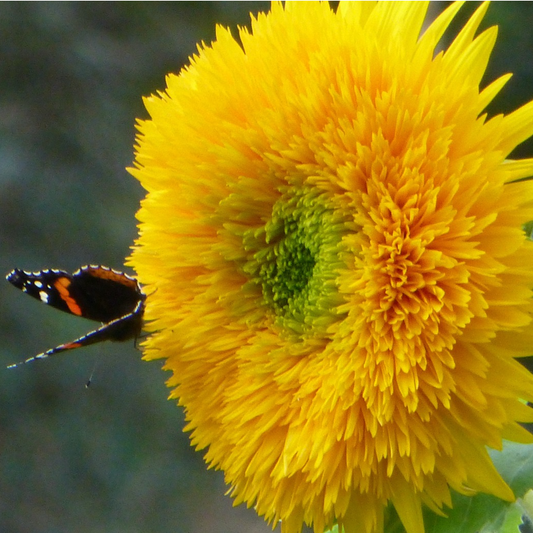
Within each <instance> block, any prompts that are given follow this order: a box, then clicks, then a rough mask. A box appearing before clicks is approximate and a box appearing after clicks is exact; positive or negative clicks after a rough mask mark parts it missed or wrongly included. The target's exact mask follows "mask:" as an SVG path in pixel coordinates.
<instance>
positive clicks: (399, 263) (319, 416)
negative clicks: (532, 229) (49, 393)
mask: <svg viewBox="0 0 533 533" xmlns="http://www.w3.org/2000/svg"><path fill="white" fill-rule="evenodd" d="M459 7H460V6H459V5H457V4H454V5H452V6H451V7H449V8H448V9H447V10H446V11H445V12H443V13H442V14H441V15H440V16H439V17H438V18H437V19H436V20H435V21H434V22H433V23H432V24H431V25H430V26H429V28H428V29H427V30H426V31H425V32H423V34H422V36H420V34H421V27H422V23H423V21H424V18H425V14H426V9H427V5H426V4H424V3H418V2H406V3H405V2H398V3H396V2H391V3H377V4H374V3H366V2H363V3H349V2H348V3H341V5H340V6H339V9H338V10H337V12H334V11H333V10H331V8H330V7H329V5H328V4H327V3H310V4H300V3H287V4H286V6H285V7H282V6H281V5H280V4H277V3H274V4H273V5H272V10H271V12H270V13H269V14H266V15H265V14H260V15H259V16H258V17H257V18H256V19H254V20H253V21H252V31H251V33H250V32H248V31H247V30H246V29H241V31H240V38H241V41H242V47H241V46H240V45H239V44H238V43H237V42H236V41H235V40H234V39H233V38H232V36H231V34H230V32H229V31H228V30H225V29H223V28H218V29H217V40H216V42H215V43H213V44H212V46H202V47H200V49H199V52H198V55H197V56H195V57H194V58H193V59H192V60H191V65H190V66H189V67H187V68H186V69H184V70H183V71H182V72H181V73H180V74H179V75H169V76H168V77H167V88H166V90H165V91H164V92H162V93H159V94H158V95H157V96H151V97H149V98H147V99H146V107H147V109H148V111H149V113H150V116H151V120H147V121H141V122H140V123H139V130H140V134H139V136H138V140H137V142H138V146H137V155H136V168H135V169H133V170H132V173H133V174H134V176H136V177H137V178H138V179H139V180H140V181H141V183H142V185H143V186H144V187H145V188H146V190H147V191H148V193H147V196H146V198H145V199H144V201H143V203H142V207H141V210H140V212H139V215H138V217H139V220H140V236H139V239H138V241H137V245H136V247H135V249H134V252H133V255H132V259H131V264H132V265H133V266H134V267H135V269H136V271H137V273H138V276H139V279H140V281H141V282H142V283H143V284H144V285H145V288H146V292H147V293H148V298H147V303H146V318H147V320H148V325H147V327H148V329H149V331H152V332H153V333H152V335H151V336H150V338H149V339H148V340H147V341H146V343H145V357H146V359H154V358H165V359H166V363H165V368H166V369H168V370H170V371H172V373H173V374H172V377H171V378H170V380H169V382H168V384H169V386H170V387H171V388H172V389H173V390H172V397H173V398H177V399H179V403H180V404H181V405H183V406H184V407H185V410H186V415H187V419H188V429H189V430H190V431H191V438H192V442H193V444H194V445H195V446H196V447H197V448H198V449H203V450H206V461H207V462H208V463H209V464H210V465H211V466H213V467H216V468H220V469H222V470H224V472H225V476H226V481H227V482H228V483H229V484H230V485H231V487H232V488H231V493H232V495H233V496H234V498H235V501H236V503H240V502H246V503H247V504H248V505H254V506H255V507H256V509H257V511H258V512H259V513H260V514H261V515H265V517H266V518H267V519H268V520H270V521H272V522H274V521H277V520H282V530H283V531H284V532H286V533H295V532H298V531H300V529H301V527H302V524H303V523H304V522H305V523H307V524H312V525H313V527H314V529H315V531H316V532H321V531H323V529H324V527H328V526H331V525H332V524H333V523H334V522H335V521H337V522H338V523H339V524H341V525H343V526H344V528H345V531H346V532H347V533H350V532H368V533H369V532H379V531H380V530H381V529H382V527H383V526H382V524H383V508H384V506H385V505H386V504H387V502H389V501H390V502H392V504H393V505H394V506H395V508H396V509H397V511H398V514H399V516H400V518H401V520H402V522H403V523H404V525H405V527H406V529H407V531H408V532H409V533H421V532H422V531H423V523H422V515H421V505H422V503H424V504H426V505H428V506H429V507H431V508H432V509H434V510H435V511H437V512H441V509H442V507H443V506H444V505H450V492H449V489H450V487H451V488H453V489H454V490H456V491H459V492H461V493H465V494H471V493H474V492H476V491H483V492H487V493H491V494H494V495H496V496H498V497H500V498H503V499H512V498H513V494H512V492H511V490H510V489H509V487H508V486H507V485H506V484H505V483H504V482H503V480H502V479H501V478H500V476H499V474H498V473H497V471H496V470H495V468H494V466H493V465H492V463H491V461H490V458H489V456H488V454H487V451H486V446H490V447H493V448H500V447H501V442H502V438H506V439H511V440H515V441H519V442H525V441H531V438H530V437H531V436H530V435H529V434H528V433H527V432H526V431H525V430H523V429H522V428H521V426H520V425H519V424H518V422H526V421H532V420H533V414H532V412H531V410H530V409H529V408H528V407H527V406H526V405H525V404H524V403H523V401H522V400H529V401H531V400H533V378H532V376H531V375H530V374H529V373H528V372H527V371H526V370H525V369H524V368H523V367H522V365H521V364H520V363H519V362H517V361H516V358H517V357H522V356H526V355H529V354H530V352H531V349H532V348H531V347H532V346H533V328H531V325H530V323H531V312H532V311H533V302H532V299H531V288H532V287H533V270H532V268H531V266H532V265H533V243H531V242H530V241H528V240H527V239H526V237H525V235H524V232H523V231H522V229H521V225H522V224H523V223H525V222H526V221H528V220H532V219H533V186H532V185H531V184H530V183H528V182H522V183H512V184H510V183H508V182H510V181H512V180H516V179H518V178H522V177H525V176H529V175H532V174H533V161H532V160H527V161H509V160H506V158H507V156H508V154H509V153H510V152H511V150H512V149H513V148H514V147H515V146H516V145H517V144H519V143H520V142H522V141H523V140H525V139H526V138H527V137H528V136H530V135H531V134H533V103H531V104H528V105H526V106H524V107H522V108H521V109H519V110H517V111H515V112H514V113H511V114H510V115H508V116H496V117H493V118H491V119H488V118H487V117H486V115H484V114H482V113H483V110H484V108H485V107H486V106H487V104H488V103H489V102H490V101H491V100H492V99H493V98H494V96H495V95H496V94H497V93H498V92H499V90H500V89H501V88H502V87H503V86H504V84H505V82H506V81H507V80H508V79H509V76H504V77H502V78H500V79H498V80H496V81H495V82H493V83H491V84H490V85H488V86H487V87H485V88H484V89H483V90H480V88H479V85H480V80H481V78H482V76H483V73H484V71H485V67H486V64H487V61H488V59H489V55H490V53H491V50H492V47H493V45H494V43H495V39H496V29H495V28H491V29H489V30H487V31H485V32H483V33H481V34H480V35H478V36H476V30H477V28H478V25H479V23H480V22H481V20H482V18H483V15H484V13H485V11H486V5H482V6H481V7H480V8H479V9H478V10H477V11H476V13H475V14H474V15H473V16H472V18H471V19H470V20H469V22H468V23H467V24H466V26H465V27H464V28H463V29H462V30H461V32H460V33H459V35H458V36H457V37H456V38H455V40H454V41H453V43H452V44H451V45H450V46H449V48H448V49H447V50H446V51H444V52H439V53H435V48H436V46H437V44H438V42H439V40H440V38H441V36H442V34H443V32H444V31H445V29H446V28H447V26H448V25H449V23H450V21H451V20H452V18H453V17H454V15H455V14H456V12H457V11H458V9H459Z"/></svg>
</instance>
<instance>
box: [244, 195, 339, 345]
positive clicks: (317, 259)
mask: <svg viewBox="0 0 533 533" xmlns="http://www.w3.org/2000/svg"><path fill="white" fill-rule="evenodd" d="M323 196H324V195H323V194H321V193H320V191H318V190H316V189H305V188H304V189H297V190H295V191H293V190H291V191H288V192H286V193H285V194H284V195H283V196H282V197H281V198H280V199H279V200H278V201H277V202H276V204H275V205H274V206H273V209H272V216H271V218H270V220H269V221H268V222H267V223H266V224H265V225H264V226H263V227H261V228H259V229H254V230H249V231H247V232H245V234H244V235H243V244H244V247H245V249H246V250H247V251H249V252H252V254H251V255H248V257H249V260H248V261H247V263H246V265H245V266H244V272H245V273H246V274H247V275H248V277H249V279H250V281H251V283H253V284H255V285H256V286H259V287H260V288H261V293H262V299H263V305H265V306H266V307H268V308H269V309H271V310H272V311H273V313H274V315H275V317H276V323H277V324H278V325H279V326H281V327H282V329H284V330H286V331H288V332H291V333H296V334H299V335H300V334H303V333H305V332H308V331H311V330H313V331H312V334H313V335H316V334H320V332H325V328H327V326H328V325H329V324H331V323H332V322H333V321H336V320H339V318H340V316H339V314H338V312H337V307H338V306H340V305H341V304H342V303H343V298H342V296H341V295H340V294H339V293H338V286H337V283H336V280H337V277H338V274H339V271H340V270H341V269H342V268H346V265H345V264H344V262H343V260H342V255H343V254H342V251H343V244H342V237H343V235H345V234H346V232H347V231H348V229H347V228H348V225H347V224H346V222H345V217H344V216H343V214H342V213H340V212H339V210H336V209H334V208H333V207H332V206H331V205H330V204H331V202H329V201H328V200H327V199H326V198H324V197H323Z"/></svg>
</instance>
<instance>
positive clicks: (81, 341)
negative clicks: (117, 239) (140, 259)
mask: <svg viewBox="0 0 533 533" xmlns="http://www.w3.org/2000/svg"><path fill="white" fill-rule="evenodd" d="M6 278H7V280H8V281H9V282H10V283H12V284H13V285H14V286H15V287H17V288H19V289H21V290H22V291H23V292H25V293H26V294H29V295H30V296H32V297H33V298H36V299H38V300H40V301H42V302H43V303H45V304H47V305H50V306H52V307H55V308H56V309H59V310H61V311H65V312H67V313H70V314H73V315H76V316H81V317H83V318H87V319H89V320H94V321H98V322H101V323H102V326H100V327H99V328H97V329H95V330H93V331H91V332H89V333H87V334H86V335H83V336H82V337H80V338H78V339H76V340H74V341H72V342H68V343H66V344H61V345H59V346H56V347H55V348H52V349H50V350H47V351H46V352H43V353H40V354H38V355H36V356H34V357H31V358H30V359H27V360H26V361H24V362H25V363H28V362H30V361H33V360H34V359H43V358H45V357H49V356H51V355H54V354H57V353H60V352H64V351H66V350H72V349H74V348H80V347H82V346H88V345H90V344H95V343H97V342H103V341H107V340H109V341H125V340H128V339H132V338H137V337H138V336H139V335H140V333H141V330H142V324H143V314H144V304H145V300H146V295H145V294H144V292H143V290H142V287H141V285H140V284H139V282H138V281H137V280H136V279H135V278H134V277H132V276H129V275H128V274H125V273H123V272H119V271H118V270H113V269H111V268H108V267H105V266H101V265H86V266H83V267H81V268H80V269H78V270H77V271H76V272H74V273H72V274H70V273H68V272H65V271H63V270H55V269H46V270H41V271H38V272H27V271H25V270H21V269H18V268H16V269H14V270H12V271H11V272H10V273H9V274H8V275H7V277H6ZM10 366H11V367H13V366H17V365H10Z"/></svg>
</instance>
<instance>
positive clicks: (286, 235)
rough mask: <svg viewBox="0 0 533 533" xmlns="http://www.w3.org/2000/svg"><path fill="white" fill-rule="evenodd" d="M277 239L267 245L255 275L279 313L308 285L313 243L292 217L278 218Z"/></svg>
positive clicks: (312, 262)
mask: <svg viewBox="0 0 533 533" xmlns="http://www.w3.org/2000/svg"><path fill="white" fill-rule="evenodd" d="M279 222H280V223H281V226H282V228H281V239H280V240H278V242H276V243H275V244H274V245H273V246H270V247H268V249H267V253H266V254H265V257H264V260H263V261H262V263H261V267H260V270H259V277H260V279H261V284H262V289H263V296H264V298H265V300H266V301H267V302H269V303H270V304H272V306H273V307H274V308H275V309H276V310H277V311H278V312H281V313H283V312H284V311H285V310H287V308H288V306H289V305H290V304H291V303H293V302H295V300H297V299H298V297H300V296H301V295H302V293H303V292H304V291H305V290H306V288H307V287H308V285H309V280H310V279H311V278H312V276H313V269H314V267H315V264H316V259H315V257H316V252H317V250H316V243H313V242H309V239H308V238H307V234H306V232H305V228H303V227H301V226H299V225H298V222H297V221H296V220H294V219H293V218H292V217H291V218H288V219H281V220H280V221H279Z"/></svg>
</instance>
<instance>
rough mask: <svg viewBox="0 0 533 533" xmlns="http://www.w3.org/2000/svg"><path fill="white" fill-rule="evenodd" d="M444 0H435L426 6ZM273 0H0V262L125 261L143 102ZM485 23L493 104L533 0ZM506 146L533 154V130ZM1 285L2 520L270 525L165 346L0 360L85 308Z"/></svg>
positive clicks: (87, 525)
mask: <svg viewBox="0 0 533 533" xmlns="http://www.w3.org/2000/svg"><path fill="white" fill-rule="evenodd" d="M445 5H446V4H442V3H436V4H433V5H432V7H431V10H432V16H433V15H434V14H435V13H436V12H438V11H440V10H442V9H443V7H444V6H445ZM475 7H476V6H475V5H468V6H466V8H465V9H464V12H465V13H464V16H463V18H462V20H464V17H465V16H466V15H467V14H468V13H471V12H472V10H473V9H474V8H475ZM267 9H268V4H266V3H262V2H261V3H247V2H243V3H234V2H220V3H219V2H216V3H193V2H183V3H69V2H63V3H0V29H1V35H0V84H1V90H0V117H1V119H0V188H1V194H0V213H1V214H0V250H1V253H0V272H4V273H7V272H8V271H9V270H11V269H12V268H13V267H20V268H24V269H27V270H39V269H42V268H47V267H53V268H63V269H66V270H75V269H77V268H78V267H79V266H80V265H82V264H85V263H101V264H105V265H108V266H111V267H114V268H117V269H121V268H122V265H123V261H124V257H125V256H127V255H128V254H129V247H130V246H131V244H132V242H133V240H134V238H135V235H136V221H135V212H136V210H137V209H138V205H139V201H140V199H141V198H142V197H143V191H142V190H141V187H140V186H139V185H138V183H137V182H136V181H135V180H134V179H133V178H132V177H130V176H129V174H128V173H127V172H126V171H125V167H127V166H129V165H130V164H131V161H132V158H133V148H132V147H133V142H134V136H135V130H134V122H135V119H136V118H137V117H143V118H145V117H146V113H145V111H144V108H143V105H142V101H141V97H142V96H143V95H148V94H150V93H152V92H155V91H156V90H158V89H163V88H164V77H165V74H166V73H167V72H171V71H172V72H178V71H179V70H180V68H181V67H182V66H183V65H184V64H186V62H187V58H188V57H189V56H190V55H191V54H193V53H194V52H195V51H196V43H197V42H199V41H201V40H204V41H206V42H210V41H212V40H213V39H214V35H215V33H214V32H215V24H216V23H221V24H223V25H229V26H230V27H231V28H232V29H234V30H235V29H236V28H237V25H238V24H239V25H243V24H249V15H248V13H249V12H250V11H252V12H258V11H260V10H267ZM495 23H497V24H499V25H500V37H499V40H498V44H497V46H496V50H495V53H494V55H493V60H492V62H491V64H490V67H489V72H488V74H487V77H486V80H492V79H494V78H495V77H496V76H499V75H501V74H502V73H505V72H514V73H515V76H514V78H513V79H512V80H511V82H510V84H509V85H508V87H507V88H506V89H505V91H504V94H503V96H500V97H499V98H498V99H497V101H496V102H495V103H494V104H493V105H491V108H490V110H491V112H492V113H496V112H502V111H503V112H508V111H510V110H512V109H514V108H516V107H517V106H519V105H521V104H523V103H525V102H526V101H528V99H531V98H533V59H532V58H533V32H532V30H531V28H533V5H532V4H528V3H513V2H506V3H499V4H494V5H492V6H491V8H490V10H489V15H488V17H487V19H486V21H485V23H484V27H487V26H488V25H491V24H495ZM457 27H458V25H456V26H455V28H457ZM354 44H356V36H354ZM516 155H517V156H518V155H519V156H521V157H525V156H528V157H531V156H533V144H532V143H527V144H524V145H523V146H522V147H521V148H520V149H519V150H518V151H517V153H516ZM532 267H533V266H532ZM0 301H1V305H0V324H1V326H2V331H3V336H2V338H1V339H0V343H1V349H0V402H1V406H0V533H26V532H32V533H67V532H69V533H70V532H74V531H75V532H76V533H88V532H106V533H137V532H143V533H148V532H150V533H166V532H169V533H170V532H176V533H180V532H185V533H197V532H198V533H199V532H210V533H239V532H247V533H260V532H266V531H270V528H269V527H268V526H267V525H266V524H265V523H264V522H263V520H262V519H260V518H258V517H257V516H256V515H255V513H254V512H253V510H247V509H246V508H245V507H243V506H240V507H238V508H232V505H231V499H230V498H229V497H228V496H224V492H225V491H226V487H225V486H224V483H223V476H222V474H221V473H220V472H212V471H207V470H206V467H205V465H204V463H203V460H202V456H201V454H200V453H195V452H194V451H193V450H192V449H191V448H190V447H189V444H188V437H187V435H186V434H184V433H182V428H183V414H182V411H181V409H179V408H178V407H176V405H175V403H174V402H169V401H167V399H166V398H167V395H168V390H167V389H166V387H165V385H164V382H165V380H166V378H167V377H168V376H167V375H165V374H164V373H163V372H162V371H161V368H160V367H161V363H160V362H152V363H147V362H143V361H141V353H140V352H139V351H138V350H136V349H135V348H134V347H133V344H130V343H125V344H123V345H121V344H118V345H117V344H110V343H107V344H101V345H96V346H93V347H90V348H86V349H83V350H77V351H75V352H71V354H70V355H68V356H66V355H65V356H58V357H55V358H51V359H48V360H47V361H38V362H36V363H34V364H31V365H27V366H24V367H20V368H17V369H14V370H1V367H2V366H5V365H7V364H9V363H13V362H16V361H20V360H22V359H25V358H27V357H29V356H31V355H34V354H36V353H38V352H41V351H43V350H46V349H48V348H51V347H53V346H55V345H57V344H60V343H62V342H66V341H69V340H72V339H74V338H75V337H76V336H78V335H81V334H83V333H85V332H87V331H88V330H89V329H91V327H92V326H93V324H92V323H89V322H86V321H83V320H79V319H77V318H76V317H72V316H68V315H66V314H65V313H60V312H58V311H55V310H53V309H50V308H46V307H45V306H43V305H42V304H40V303H39V302H37V301H34V300H32V299H30V298H27V297H26V296H23V295H22V293H21V292H20V291H18V290H16V289H14V288H13V287H11V286H10V285H9V284H8V283H7V282H2V283H0ZM532 351H533V350H532ZM95 364H97V365H96V371H95V374H94V377H93V383H92V386H91V387H90V388H89V389H85V383H86V381H87V379H88V378H89V376H90V375H91V373H92V371H93V367H94V366H95Z"/></svg>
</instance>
